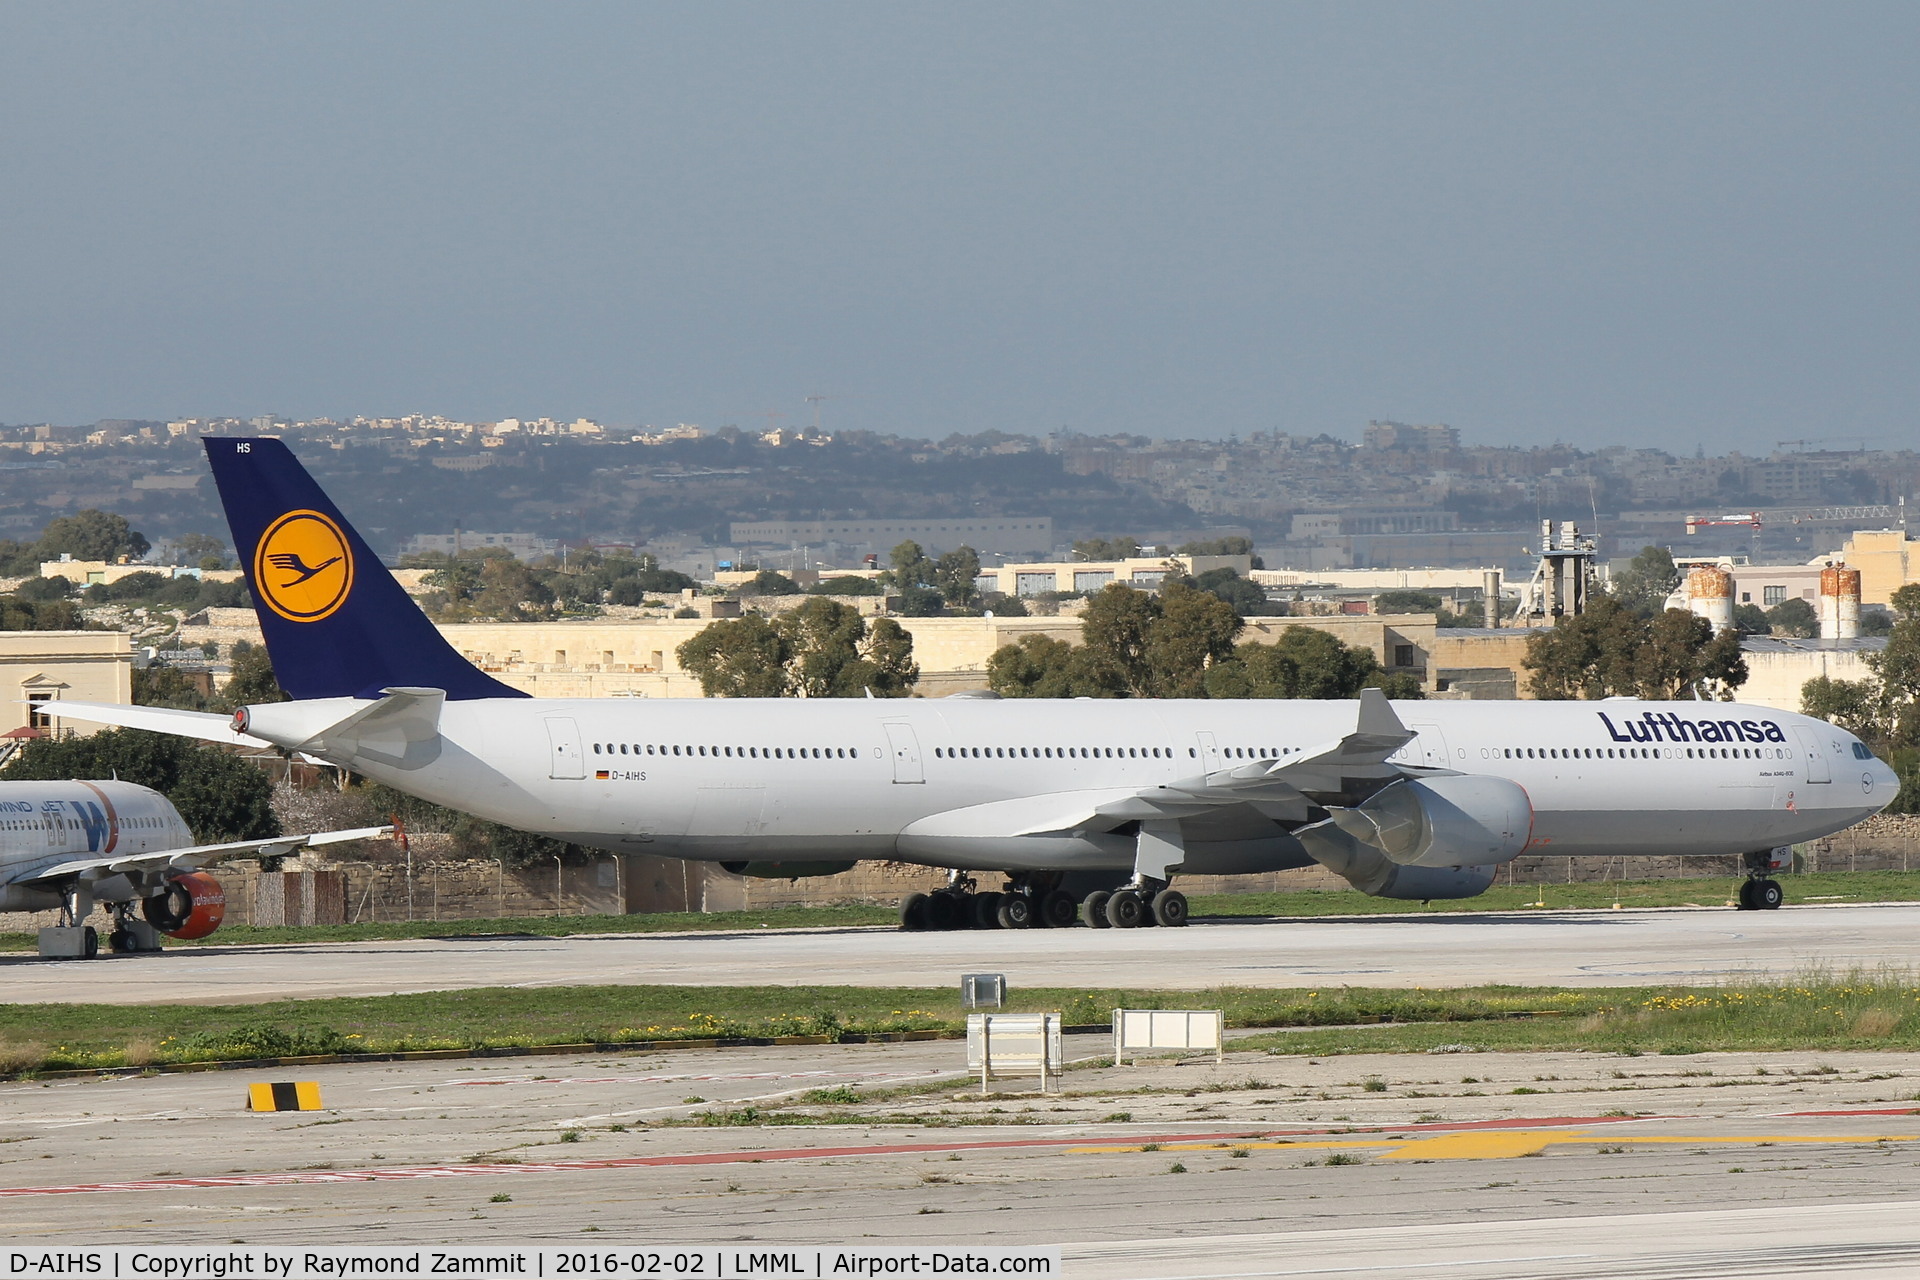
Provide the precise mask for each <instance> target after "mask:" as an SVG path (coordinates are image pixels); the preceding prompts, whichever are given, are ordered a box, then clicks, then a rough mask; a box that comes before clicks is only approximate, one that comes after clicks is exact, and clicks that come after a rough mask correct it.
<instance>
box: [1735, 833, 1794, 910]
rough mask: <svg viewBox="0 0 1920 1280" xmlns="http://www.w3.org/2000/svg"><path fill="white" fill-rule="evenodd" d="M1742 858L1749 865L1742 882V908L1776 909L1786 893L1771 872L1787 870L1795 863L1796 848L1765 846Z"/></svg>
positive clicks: (1746, 865) (1784, 898) (1740, 898)
mask: <svg viewBox="0 0 1920 1280" xmlns="http://www.w3.org/2000/svg"><path fill="white" fill-rule="evenodd" d="M1741 862H1742V863H1743V864H1744V865H1745V867H1746V872H1747V878H1746V879H1745V880H1744V881H1742V882H1741V885H1740V895H1739V900H1740V910H1742V911H1773V910H1777V909H1778V908H1779V906H1780V904H1781V903H1782V902H1784V901H1785V900H1786V896H1787V895H1786V891H1785V890H1783V889H1782V888H1781V887H1780V882H1779V881H1778V880H1775V879H1774V878H1773V875H1772V873H1773V872H1775V871H1784V870H1785V869H1786V868H1788V867H1791V866H1792V865H1793V850H1792V849H1787V848H1781V849H1765V850H1762V851H1760V852H1758V853H1749V854H1747V855H1746V856H1745V857H1743V858H1742V859H1741Z"/></svg>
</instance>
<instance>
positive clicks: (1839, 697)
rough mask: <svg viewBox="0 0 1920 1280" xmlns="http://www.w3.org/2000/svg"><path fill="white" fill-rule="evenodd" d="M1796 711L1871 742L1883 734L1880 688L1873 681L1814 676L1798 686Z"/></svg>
mask: <svg viewBox="0 0 1920 1280" xmlns="http://www.w3.org/2000/svg"><path fill="white" fill-rule="evenodd" d="M1800 713H1801V714H1802V715H1808V716H1812V717H1814V718H1815V719H1816V720H1827V721H1830V722H1832V723H1833V724H1837V725H1839V726H1840V727H1841V728H1843V729H1846V730H1849V731H1850V732H1852V733H1856V734H1858V735H1859V736H1860V737H1861V738H1863V739H1865V740H1867V741H1869V742H1871V741H1873V740H1875V739H1877V738H1881V737H1883V736H1884V729H1885V726H1884V725H1883V724H1882V723H1881V720H1880V688H1879V685H1878V684H1877V683H1876V682H1875V681H1873V680H1870V679H1869V680H1835V679H1833V678H1832V677H1831V676H1815V677H1814V678H1813V679H1811V680H1809V681H1807V682H1806V683H1805V684H1804V685H1802V686H1801V687H1800Z"/></svg>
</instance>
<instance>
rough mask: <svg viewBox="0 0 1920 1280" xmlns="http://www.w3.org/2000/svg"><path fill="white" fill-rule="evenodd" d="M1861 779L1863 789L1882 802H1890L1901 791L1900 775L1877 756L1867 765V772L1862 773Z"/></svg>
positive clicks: (1878, 801)
mask: <svg viewBox="0 0 1920 1280" xmlns="http://www.w3.org/2000/svg"><path fill="white" fill-rule="evenodd" d="M1860 781H1861V790H1863V791H1865V792H1866V793H1867V795H1869V796H1871V797H1872V798H1873V799H1874V800H1875V801H1876V802H1877V803H1880V804H1886V803H1888V802H1889V801H1891V800H1892V799H1893V797H1894V796H1895V795H1896V794H1898V793H1899V791H1900V775H1899V774H1897V773H1895V772H1894V771H1893V769H1892V767H1891V766H1889V765H1888V764H1887V762H1886V761H1884V760H1881V759H1880V758H1879V757H1877V756H1876V757H1875V758H1874V761H1873V763H1872V764H1871V765H1869V766H1868V767H1867V771H1866V773H1864V774H1862V775H1861V778H1860Z"/></svg>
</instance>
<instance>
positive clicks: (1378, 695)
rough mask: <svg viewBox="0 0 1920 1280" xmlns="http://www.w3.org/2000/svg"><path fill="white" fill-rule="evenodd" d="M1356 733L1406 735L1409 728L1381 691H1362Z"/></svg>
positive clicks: (1355, 727)
mask: <svg viewBox="0 0 1920 1280" xmlns="http://www.w3.org/2000/svg"><path fill="white" fill-rule="evenodd" d="M1353 731H1354V732H1355V733H1366V734H1381V735H1387V734H1404V733H1406V732H1407V726H1406V725H1404V724H1402V723H1400V717H1399V716H1398V715H1397V714H1396V713H1395V712H1394V709H1393V704H1392V703H1391V702H1388V701H1387V695H1386V694H1385V693H1384V692H1383V691H1382V690H1379V689H1362V690H1361V691H1360V714H1359V716H1358V718H1357V719H1356V720H1355V722H1354V726H1353Z"/></svg>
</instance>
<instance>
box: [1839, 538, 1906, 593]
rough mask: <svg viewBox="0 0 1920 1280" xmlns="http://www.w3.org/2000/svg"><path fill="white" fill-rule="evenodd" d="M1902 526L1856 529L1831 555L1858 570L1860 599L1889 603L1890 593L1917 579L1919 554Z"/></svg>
mask: <svg viewBox="0 0 1920 1280" xmlns="http://www.w3.org/2000/svg"><path fill="white" fill-rule="evenodd" d="M1917 546H1920V544H1916V543H1915V542H1914V541H1913V540H1912V539H1910V538H1908V537H1907V533H1906V530H1904V529H1859V530H1856V531H1855V532H1854V535H1853V536H1852V537H1851V538H1848V539H1847V542H1846V545H1845V546H1843V547H1841V548H1840V550H1839V551H1838V552H1836V553H1835V554H1834V555H1833V556H1830V557H1828V558H1829V559H1833V560H1844V561H1845V562H1846V563H1847V565H1848V567H1850V568H1854V569H1858V570H1859V571H1860V602H1861V603H1862V604H1888V603H1890V602H1891V601H1892V599H1893V593H1894V592H1896V591H1898V590H1899V589H1900V588H1901V587H1904V586H1906V585H1907V584H1908V583H1910V582H1914V581H1916V580H1917V577H1916V571H1920V554H1916V550H1915V549H1916V547H1917Z"/></svg>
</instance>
